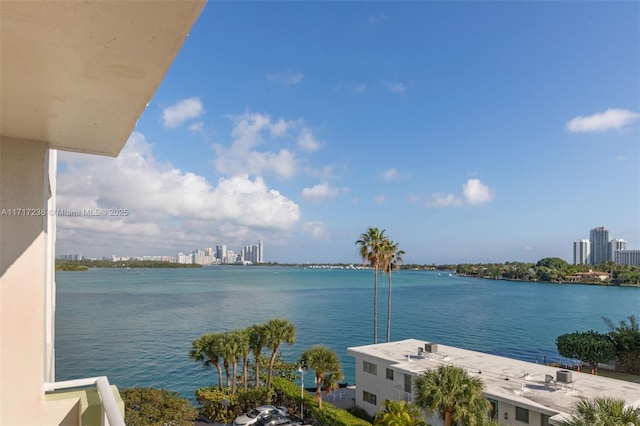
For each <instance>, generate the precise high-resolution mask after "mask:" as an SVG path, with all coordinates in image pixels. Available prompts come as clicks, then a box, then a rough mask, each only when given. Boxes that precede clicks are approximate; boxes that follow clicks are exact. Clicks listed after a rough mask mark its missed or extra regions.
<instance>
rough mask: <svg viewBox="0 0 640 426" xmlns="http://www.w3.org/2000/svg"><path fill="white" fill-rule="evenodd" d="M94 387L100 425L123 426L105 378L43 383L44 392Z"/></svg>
mask: <svg viewBox="0 0 640 426" xmlns="http://www.w3.org/2000/svg"><path fill="white" fill-rule="evenodd" d="M89 386H95V387H96V389H97V390H98V395H100V400H101V401H102V412H101V416H100V418H101V420H100V422H101V423H100V424H101V425H102V426H125V423H124V419H123V418H122V414H121V413H120V409H119V408H118V403H117V402H116V398H115V397H114V396H113V391H112V390H111V385H110V384H109V380H108V379H107V378H106V377H105V376H101V377H91V378H87V379H77V380H66V381H63V382H54V383H45V384H44V390H45V392H49V391H56V390H62V389H72V388H81V387H89Z"/></svg>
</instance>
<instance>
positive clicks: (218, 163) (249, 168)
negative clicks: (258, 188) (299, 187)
mask: <svg viewBox="0 0 640 426" xmlns="http://www.w3.org/2000/svg"><path fill="white" fill-rule="evenodd" d="M230 118H231V120H232V121H233V122H234V123H235V126H234V128H233V130H232V132H231V136H232V137H233V142H232V143H231V146H230V147H228V148H225V147H224V146H222V145H216V146H215V149H216V153H217V155H218V156H217V158H216V159H215V160H214V166H215V168H216V170H217V171H218V172H220V173H223V174H229V175H262V174H263V173H275V174H276V175H277V176H280V177H282V178H290V177H292V176H294V175H295V174H296V173H297V171H298V164H297V158H296V155H295V153H293V152H292V151H290V150H289V149H286V148H281V149H279V150H278V151H277V152H271V151H257V150H255V149H254V148H256V147H257V146H258V145H260V144H262V143H263V142H264V138H265V136H270V137H272V138H281V137H284V136H286V135H287V133H288V130H289V129H291V128H293V127H295V123H293V122H291V121H285V120H284V119H282V118H281V119H279V120H277V121H272V120H271V117H269V115H267V114H259V113H251V112H246V113H244V114H242V115H235V116H231V117H230Z"/></svg>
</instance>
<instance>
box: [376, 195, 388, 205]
mask: <svg viewBox="0 0 640 426" xmlns="http://www.w3.org/2000/svg"><path fill="white" fill-rule="evenodd" d="M373 199H374V200H375V202H376V203H378V204H382V203H384V202H385V201H387V199H386V197H385V196H384V195H376V196H375V197H373Z"/></svg>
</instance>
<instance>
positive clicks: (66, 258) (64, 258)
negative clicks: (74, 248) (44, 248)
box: [58, 254, 85, 261]
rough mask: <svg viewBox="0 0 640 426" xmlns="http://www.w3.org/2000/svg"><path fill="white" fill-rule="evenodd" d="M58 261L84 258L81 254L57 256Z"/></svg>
mask: <svg viewBox="0 0 640 426" xmlns="http://www.w3.org/2000/svg"><path fill="white" fill-rule="evenodd" d="M58 259H61V260H74V261H78V260H85V258H84V256H83V255H81V254H60V255H58Z"/></svg>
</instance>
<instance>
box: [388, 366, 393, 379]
mask: <svg viewBox="0 0 640 426" xmlns="http://www.w3.org/2000/svg"><path fill="white" fill-rule="evenodd" d="M387 379H389V380H393V370H392V369H390V368H387Z"/></svg>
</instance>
